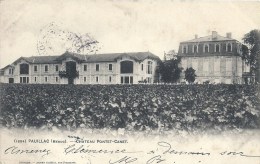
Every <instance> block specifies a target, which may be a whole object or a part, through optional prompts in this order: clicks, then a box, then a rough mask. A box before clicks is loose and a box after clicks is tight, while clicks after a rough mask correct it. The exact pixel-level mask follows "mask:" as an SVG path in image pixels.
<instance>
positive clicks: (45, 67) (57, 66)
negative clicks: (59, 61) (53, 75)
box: [33, 65, 59, 72]
mask: <svg viewBox="0 0 260 164" xmlns="http://www.w3.org/2000/svg"><path fill="white" fill-rule="evenodd" d="M33 71H34V72H38V66H37V65H35V66H34V67H33ZM55 71H56V72H58V71H59V65H55ZM44 72H49V65H45V66H44Z"/></svg>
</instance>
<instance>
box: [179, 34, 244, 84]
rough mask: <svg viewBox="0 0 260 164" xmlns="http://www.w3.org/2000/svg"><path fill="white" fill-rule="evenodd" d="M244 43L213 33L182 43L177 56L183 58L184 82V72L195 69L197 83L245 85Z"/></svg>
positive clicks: (229, 35) (182, 76)
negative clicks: (187, 69) (190, 68)
mask: <svg viewBox="0 0 260 164" xmlns="http://www.w3.org/2000/svg"><path fill="white" fill-rule="evenodd" d="M241 48H242V44H241V43H240V42H238V41H237V40H235V39H232V37H231V33H227V35H226V37H223V36H220V35H218V33H217V32H216V31H212V35H209V36H205V37H198V36H197V35H195V38H194V39H192V40H188V41H183V42H181V43H180V46H179V51H178V56H180V57H181V67H182V68H184V70H183V73H182V75H181V81H184V71H185V70H186V68H189V67H192V68H193V69H195V70H196V72H195V73H196V75H197V77H196V81H195V82H198V83H203V82H206V81H209V82H211V83H225V84H232V83H237V84H241V83H244V79H243V78H242V77H243V72H246V70H247V69H248V68H247V66H246V65H245V62H244V61H243V60H242V49H241Z"/></svg>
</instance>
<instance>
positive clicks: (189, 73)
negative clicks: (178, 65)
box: [184, 67, 197, 83]
mask: <svg viewBox="0 0 260 164" xmlns="http://www.w3.org/2000/svg"><path fill="white" fill-rule="evenodd" d="M195 71H196V70H195V69H193V68H192V67H190V68H187V69H186V70H185V72H184V73H185V80H186V81H187V82H188V83H193V82H194V81H195V77H196V76H197V75H196V74H195Z"/></svg>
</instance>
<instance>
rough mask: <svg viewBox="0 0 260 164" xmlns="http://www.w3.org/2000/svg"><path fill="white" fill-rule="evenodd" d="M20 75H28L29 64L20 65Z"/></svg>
mask: <svg viewBox="0 0 260 164" xmlns="http://www.w3.org/2000/svg"><path fill="white" fill-rule="evenodd" d="M20 74H29V64H20Z"/></svg>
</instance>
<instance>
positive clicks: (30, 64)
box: [0, 52, 160, 84]
mask: <svg viewBox="0 0 260 164" xmlns="http://www.w3.org/2000/svg"><path fill="white" fill-rule="evenodd" d="M159 60H160V58H159V57H157V56H156V55H154V54H152V53H150V52H136V53H111V54H95V55H80V54H75V53H70V52H65V53H64V54H62V55H60V56H32V57H21V58H19V59H17V60H16V61H15V62H13V63H12V64H10V65H8V66H6V67H5V68H3V69H1V76H0V80H1V82H2V83H30V84H137V83H139V82H142V81H145V82H147V83H153V82H154V81H156V79H157V78H158V76H157V75H156V67H157V63H158V61H159Z"/></svg>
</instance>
